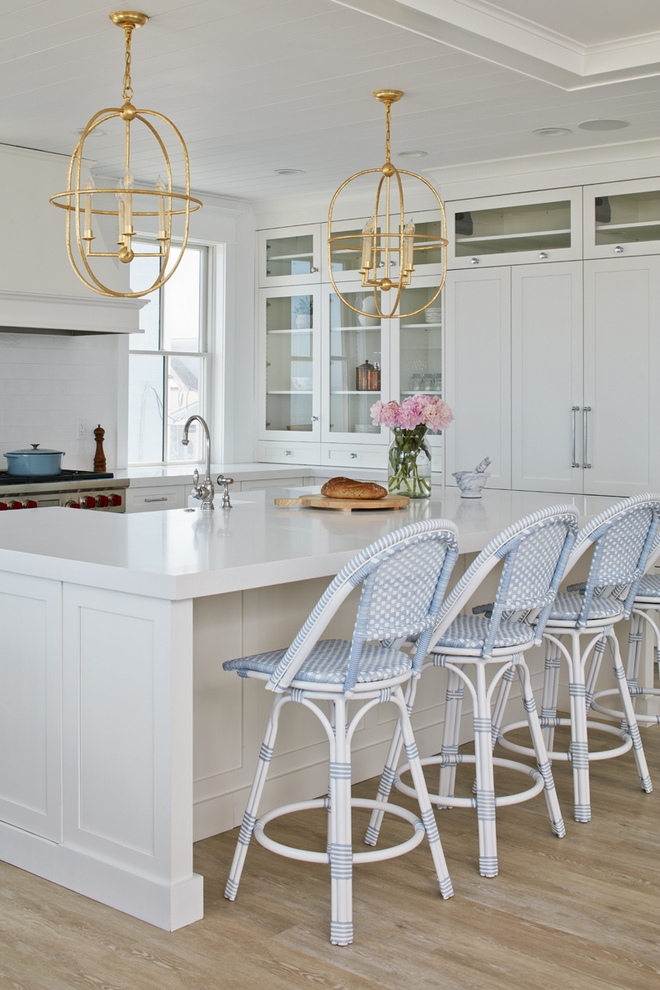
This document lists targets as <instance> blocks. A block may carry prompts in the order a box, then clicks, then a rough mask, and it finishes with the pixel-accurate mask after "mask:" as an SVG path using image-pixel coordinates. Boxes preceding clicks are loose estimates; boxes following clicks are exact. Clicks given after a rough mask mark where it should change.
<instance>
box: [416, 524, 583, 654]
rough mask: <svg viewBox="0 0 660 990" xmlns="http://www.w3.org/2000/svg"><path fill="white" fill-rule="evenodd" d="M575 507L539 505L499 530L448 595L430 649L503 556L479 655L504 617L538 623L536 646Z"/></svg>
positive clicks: (567, 548)
mask: <svg viewBox="0 0 660 990" xmlns="http://www.w3.org/2000/svg"><path fill="white" fill-rule="evenodd" d="M577 519H578V511H577V509H576V508H575V506H573V505H554V506H549V507H548V508H546V509H540V510H539V511H538V512H533V513H532V514H531V515H529V516H525V517H524V518H523V519H520V520H518V522H516V523H514V524H513V525H512V526H509V527H507V529H505V530H503V531H502V532H501V533H500V534H499V535H498V536H496V537H495V539H494V540H491V542H490V543H489V544H488V546H487V547H485V548H484V549H483V550H482V551H481V553H480V554H479V556H478V557H477V558H476V559H475V560H474V561H473V562H472V564H471V565H470V567H469V568H468V569H467V571H466V572H465V574H464V575H463V577H462V578H461V580H460V581H459V582H458V584H457V585H456V587H455V588H453V590H452V591H451V592H450V594H449V595H448V596H447V598H446V600H445V603H444V605H443V606H442V609H441V612H440V618H439V623H438V625H437V626H436V628H435V630H434V631H433V634H432V636H431V640H430V646H429V649H432V648H433V646H434V645H435V643H436V642H437V641H438V639H440V637H441V636H442V635H444V633H445V631H446V630H447V629H448V627H449V626H450V625H451V623H452V622H453V621H454V619H455V618H456V616H457V615H458V614H459V612H461V610H462V609H463V608H464V607H465V606H466V605H467V603H468V601H469V600H470V598H471V597H472V596H473V595H474V593H475V592H476V590H477V588H478V587H479V586H480V585H481V584H482V582H483V581H484V579H485V578H486V576H487V575H488V574H489V573H490V572H491V571H492V570H493V568H494V567H495V566H496V564H497V563H498V562H499V561H500V560H502V559H503V558H504V566H503V568H502V575H501V577H500V582H499V586H498V589H497V595H496V597H495V601H494V602H493V604H492V606H488V615H489V616H490V622H489V625H488V632H487V635H486V638H485V641H484V645H483V649H482V651H481V656H482V657H484V658H486V659H488V658H489V657H491V656H492V651H493V644H494V642H495V638H496V636H497V633H498V630H499V626H500V623H501V622H502V619H510V618H513V617H514V616H515V615H516V613H518V614H519V617H520V619H521V620H524V621H534V622H535V623H536V635H535V642H536V643H537V645H538V644H540V642H541V639H542V634H543V628H544V626H545V623H546V621H547V618H548V615H549V614H550V609H551V607H552V603H553V602H554V599H555V595H556V593H557V589H558V587H559V584H560V582H561V579H562V577H563V574H564V571H565V568H566V564H567V562H568V559H569V556H570V553H571V550H572V548H573V544H574V543H575V539H576V535H577V531H578V524H577Z"/></svg>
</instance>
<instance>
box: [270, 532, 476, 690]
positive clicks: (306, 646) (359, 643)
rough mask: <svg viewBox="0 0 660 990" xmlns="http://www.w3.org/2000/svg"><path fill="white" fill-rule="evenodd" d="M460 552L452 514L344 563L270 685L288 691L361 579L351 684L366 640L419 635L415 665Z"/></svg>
mask: <svg viewBox="0 0 660 990" xmlns="http://www.w3.org/2000/svg"><path fill="white" fill-rule="evenodd" d="M457 557H458V530H457V529H456V526H455V525H454V524H453V523H452V522H450V521H449V520H447V519H427V520H423V521H422V522H416V523H411V524H410V525H409V526H404V527H403V528H402V529H398V530H395V531H394V532H393V533H389V534H388V535H387V536H383V537H382V538H381V539H380V540H377V541H376V542H375V543H372V544H371V545H370V546H368V547H365V549H364V550H361V551H360V552H359V553H358V554H357V555H356V556H355V557H353V559H352V560H350V561H349V562H348V564H346V566H345V567H342V569H341V571H340V572H339V574H337V576H336V578H335V579H334V580H333V581H332V582H331V584H330V585H329V586H328V588H327V589H326V591H325V593H324V594H323V595H322V596H321V598H320V599H319V601H318V603H317V605H316V606H315V607H314V609H313V610H312V612H311V614H310V616H309V618H308V619H307V621H306V622H305V624H304V625H303V627H302V629H301V630H300V632H299V633H298V635H297V636H296V638H295V639H294V641H293V643H292V644H291V646H290V647H289V649H288V650H287V651H286V653H285V654H284V656H283V657H282V659H281V661H280V662H279V664H278V665H277V667H276V668H275V670H274V672H273V674H272V676H271V678H270V680H269V681H268V684H267V687H268V688H269V690H271V691H283V690H285V689H286V688H287V687H288V686H289V685H290V684H291V682H292V681H293V680H294V678H295V675H296V673H297V672H298V670H299V669H300V667H301V665H302V664H303V663H304V661H305V660H306V659H307V657H308V656H309V654H310V652H311V650H312V647H313V646H314V645H315V643H317V642H318V640H319V639H320V638H321V634H322V632H323V631H324V630H325V628H326V626H327V625H328V622H329V621H330V619H331V618H332V617H333V615H334V614H335V613H336V612H337V609H338V608H339V606H340V605H341V604H342V602H343V601H344V600H345V599H346V598H347V596H348V595H349V594H350V592H351V591H352V590H353V588H355V587H357V586H358V585H359V584H362V592H361V595H360V602H359V605H358V611H357V618H356V620H355V628H354V630H353V639H352V641H351V649H350V658H349V660H348V663H347V669H346V677H345V680H344V690H345V691H350V690H352V689H353V688H354V687H355V684H356V681H357V675H358V671H359V664H360V656H361V653H362V647H363V645H364V643H366V642H368V641H371V640H381V641H385V642H386V643H391V642H392V641H393V640H395V639H399V638H405V637H408V636H414V637H419V640H418V645H417V650H416V652H415V658H414V665H413V669H415V670H418V669H420V668H421V665H422V663H423V660H424V657H425V656H426V652H427V644H428V641H429V639H430V636H431V633H432V631H433V627H434V626H435V624H436V622H437V619H438V614H439V612H440V607H441V605H442V602H443V599H444V596H445V592H446V590H447V584H448V583H449V577H450V574H451V572H452V568H453V566H454V564H455V563H456V559H457Z"/></svg>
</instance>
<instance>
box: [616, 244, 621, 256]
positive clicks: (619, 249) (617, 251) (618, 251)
mask: <svg viewBox="0 0 660 990" xmlns="http://www.w3.org/2000/svg"><path fill="white" fill-rule="evenodd" d="M614 253H615V254H623V248H622V247H621V245H620V244H617V246H616V247H615V248H614Z"/></svg>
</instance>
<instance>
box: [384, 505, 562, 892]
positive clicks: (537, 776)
mask: <svg viewBox="0 0 660 990" xmlns="http://www.w3.org/2000/svg"><path fill="white" fill-rule="evenodd" d="M577 529H578V526H577V509H575V508H574V506H572V505H557V506H553V507H551V508H547V509H541V510H540V511H539V512H535V513H533V514H532V515H530V516H527V517H526V518H524V519H521V520H520V521H519V522H517V523H515V524H514V525H512V526H509V528H508V529H505V530H504V532H503V533H500V535H499V536H497V537H496V538H495V539H494V540H492V541H491V542H490V543H489V544H488V546H487V547H486V548H485V549H484V550H483V551H482V552H481V553H480V554H479V556H478V557H477V558H476V560H475V561H474V562H473V563H472V564H471V566H470V567H469V568H468V570H467V571H466V572H465V574H464V576H463V577H462V578H461V580H460V581H459V582H458V584H457V585H456V587H455V588H454V589H453V590H452V591H451V593H450V594H449V595H448V596H447V599H446V601H445V603H444V605H443V606H442V609H441V611H440V615H439V620H438V624H437V625H436V628H435V630H434V632H433V635H432V637H431V639H430V642H429V651H430V653H431V655H432V657H433V659H432V664H430V663H427V664H425V665H424V669H426V667H429V666H432V665H433V666H436V667H444V668H446V669H447V670H448V672H449V678H448V683H447V702H446V709H445V725H444V735H443V741H442V750H441V753H440V755H439V756H433V757H430V758H429V759H423V760H422V761H421V762H422V765H423V766H428V765H431V764H438V765H439V766H440V768H441V769H440V786H439V789H438V794H431V801H432V802H433V803H434V804H437V805H438V807H440V808H445V807H469V808H476V809H477V819H478V828H479V872H480V873H481V875H482V876H485V877H494V876H497V872H498V862H497V836H496V829H495V813H496V808H498V807H502V806H504V805H508V804H518V803H519V802H521V801H527V800H529V799H531V798H533V797H535V796H536V795H537V794H539V793H540V792H541V791H544V793H545V799H546V803H547V807H548V813H549V816H550V825H551V828H552V831H553V832H554V834H555V835H557V836H563V835H564V834H565V831H566V829H565V827H564V822H563V819H562V816H561V811H560V808H559V801H558V800H557V794H556V791H555V785H554V780H553V777H552V771H551V769H550V762H549V760H548V755H547V752H546V747H545V745H544V742H543V736H542V733H541V726H540V723H539V718H538V715H537V712H536V704H535V701H534V695H533V693H532V687H531V681H530V676H529V670H528V667H527V664H526V662H525V657H524V653H525V651H526V650H528V649H529V648H530V647H531V646H532V645H534V644H536V645H540V643H541V642H542V640H541V633H542V630H543V627H544V625H545V620H546V618H547V616H548V615H549V613H550V609H551V607H552V604H553V602H554V598H555V594H556V591H557V588H558V587H559V583H560V581H561V579H562V576H563V573H564V569H565V566H566V563H567V561H568V558H569V554H570V551H571V548H572V546H573V543H574V542H575V536H576V533H577ZM502 560H503V561H504V564H503V568H502V575H501V577H500V581H499V587H498V589H497V596H496V598H495V601H494V603H493V605H492V606H490V607H489V615H488V616H487V615H461V614H459V613H460V612H461V610H462V609H463V608H464V607H465V606H466V605H467V603H468V602H469V600H470V599H471V598H472V597H473V595H474V594H475V593H476V591H477V590H478V588H479V587H480V586H481V584H482V582H483V581H484V579H485V578H486V577H487V575H488V574H490V572H491V571H492V570H493V568H494V567H495V566H496V565H497V564H498V563H499V562H500V561H502ZM530 620H534V621H535V625H532V624H531V621H530ZM489 665H496V667H497V669H496V671H495V673H494V675H493V677H492V678H491V679H490V683H487V675H486V668H487V667H488V666H489ZM468 666H470V667H473V668H474V672H475V676H474V682H473V680H472V679H471V678H470V677H469V676H468V673H467V672H466V668H467V667H468ZM515 672H517V674H518V678H519V680H520V686H521V691H522V696H523V703H524V706H525V711H526V713H527V723H526V724H529V728H530V731H531V733H532V738H533V740H534V755H535V756H536V762H537V767H538V769H537V768H536V767H531V766H527V765H526V764H524V763H519V762H516V761H513V760H504V759H500V758H495V757H493V743H492V730H491V705H492V698H493V693H494V691H495V689H496V687H497V685H498V684H500V682H501V680H502V678H503V677H504V676H505V675H506V674H507V673H510V674H511V676H512V677H513V675H514V673H515ZM416 685H417V680H416V679H415V680H413V681H411V683H410V684H409V686H408V690H407V697H406V700H407V702H408V706H409V707H410V708H411V707H412V704H413V702H414V697H415V690H416ZM465 687H467V688H468V691H469V693H470V695H471V696H472V702H473V723H474V738H475V753H474V755H470V754H462V753H459V751H458V744H459V729H460V720H461V707H462V701H463V693H464V690H465ZM402 742H403V738H402V731H401V723H400V724H399V725H398V726H397V729H396V731H395V735H394V738H393V740H392V744H391V747H390V752H389V755H388V758H387V763H386V765H385V770H384V771H383V776H382V778H381V783H380V787H379V791H378V795H379V798H380V800H382V801H387V799H388V797H389V794H390V790H391V787H392V785H394V786H396V787H397V788H398V790H400V791H403V792H404V793H405V794H414V793H415V790H414V789H413V788H411V787H408V786H407V785H405V784H403V783H402V781H401V775H402V774H403V773H404V772H405V771H407V770H408V769H412V766H411V765H410V764H409V763H407V764H404V765H403V766H401V767H399V768H398V769H395V768H396V767H397V764H398V760H399V755H400V752H401V746H402ZM461 763H472V764H476V795H475V796H473V797H469V798H459V797H455V796H454V782H455V776H456V767H457V765H458V764H461ZM494 766H503V767H507V768H509V769H511V770H516V771H519V772H521V773H524V774H527V775H529V776H530V777H531V778H532V780H533V785H532V787H530V788H528V789H527V790H524V791H520V792H517V793H515V794H511V795H506V796H502V797H496V795H495V783H494V773H493V767H494ZM381 820H382V814H381V812H380V810H376V811H375V812H374V813H373V814H372V816H371V822H370V825H369V829H368V831H367V835H366V838H365V841H366V842H367V843H369V844H372V845H373V844H375V843H376V841H377V839H378V833H379V829H380V823H381Z"/></svg>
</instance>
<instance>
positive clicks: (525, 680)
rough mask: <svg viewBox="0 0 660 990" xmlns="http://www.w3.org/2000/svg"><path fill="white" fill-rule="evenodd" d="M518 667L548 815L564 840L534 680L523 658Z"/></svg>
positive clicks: (556, 832)
mask: <svg viewBox="0 0 660 990" xmlns="http://www.w3.org/2000/svg"><path fill="white" fill-rule="evenodd" d="M516 666H517V668H518V679H519V681H520V691H521V694H522V699H523V705H524V708H525V711H526V713H527V722H528V724H529V731H530V735H531V737H532V744H533V746H534V752H535V754H536V763H537V766H538V768H539V773H540V774H541V776H542V777H543V785H544V791H543V793H544V794H545V803H546V805H547V807H548V814H549V816H550V827H551V828H552V831H553V832H554V834H555V835H556V836H558V837H559V838H562V837H563V836H565V835H566V826H565V825H564V819H563V817H562V813H561V808H560V807H559V798H558V797H557V791H556V789H555V779H554V777H553V775H552V768H551V765H550V759H549V757H548V751H547V749H546V746H545V741H544V739H543V731H542V729H541V723H540V722H539V716H538V712H537V710H536V701H535V700H534V692H533V691H532V680H531V677H530V674H529V667H528V666H527V664H526V662H525V661H524V660H523V659H522V658H521V659H520V661H519V662H518V664H517V665H516Z"/></svg>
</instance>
